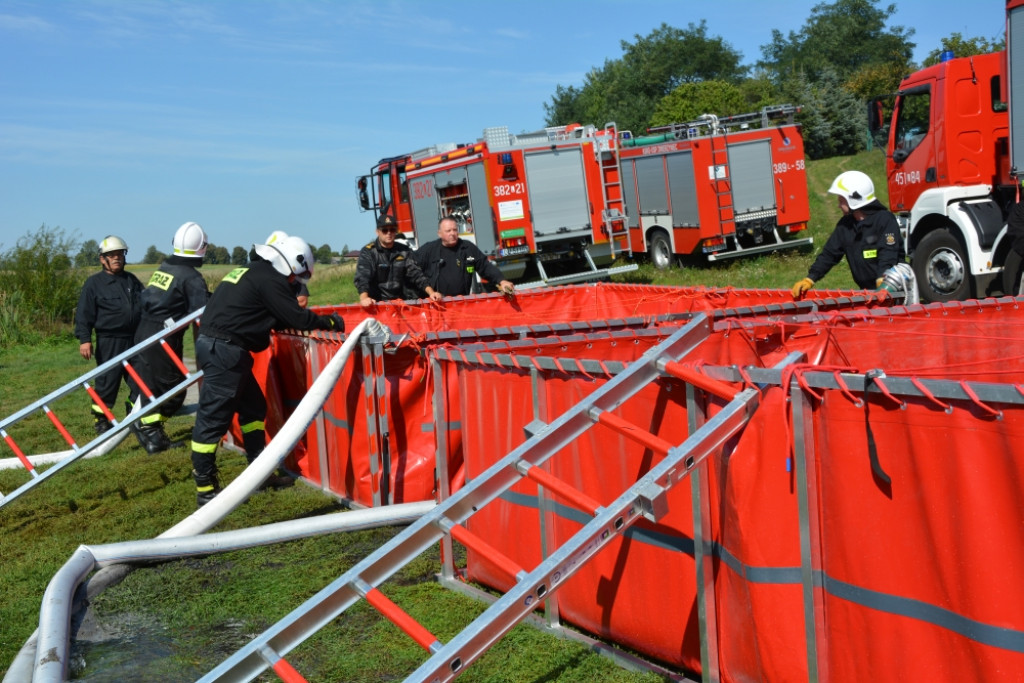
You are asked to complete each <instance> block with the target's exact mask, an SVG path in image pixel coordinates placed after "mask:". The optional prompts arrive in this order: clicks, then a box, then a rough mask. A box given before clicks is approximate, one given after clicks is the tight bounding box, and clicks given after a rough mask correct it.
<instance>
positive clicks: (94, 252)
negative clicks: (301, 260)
mask: <svg viewBox="0 0 1024 683" xmlns="http://www.w3.org/2000/svg"><path fill="white" fill-rule="evenodd" d="M309 248H310V249H312V250H313V258H315V259H316V262H317V263H330V262H331V259H332V258H333V257H334V256H336V255H338V254H337V252H335V251H334V250H332V249H331V245H329V244H322V245H320V246H319V247H317V246H315V245H312V244H311V245H309ZM347 252H348V245H345V247H344V248H343V250H342V252H341V253H342V254H345V253H347ZM169 255H170V254H166V253H164V252H162V251H160V250H159V249H157V248H156V246H155V245H152V244H151V245H149V247H147V249H146V253H145V254H144V255H143V257H142V261H141V263H146V264H159V263H161V262H162V261H163V260H164V259H166V258H167V257H168V256H169ZM73 262H74V264H75V267H76V268H87V267H91V266H99V265H100V245H99V242H97V241H96V240H86V241H84V242H82V244H81V247H80V248H79V250H78V253H76V254H75V256H74V259H73ZM248 262H249V250H248V249H246V248H245V247H237V246H236V247H235V248H234V249H232V250H231V251H230V252H229V251H228V248H227V247H222V246H219V245H216V244H214V243H213V242H210V243H209V244H208V245H207V246H206V256H205V257H204V258H203V263H211V264H223V265H233V266H244V265H245V264H246V263H248Z"/></svg>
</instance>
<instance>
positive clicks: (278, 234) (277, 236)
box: [266, 230, 288, 244]
mask: <svg viewBox="0 0 1024 683" xmlns="http://www.w3.org/2000/svg"><path fill="white" fill-rule="evenodd" d="M287 236H288V233H286V232H285V231H284V230H275V231H274V232H272V233H270V237H268V238H267V242H266V243H267V244H273V243H274V242H280V241H281V240H283V239H284V238H285V237H287Z"/></svg>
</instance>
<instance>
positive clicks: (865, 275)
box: [792, 171, 907, 299]
mask: <svg viewBox="0 0 1024 683" xmlns="http://www.w3.org/2000/svg"><path fill="white" fill-rule="evenodd" d="M828 191H829V192H830V193H831V194H834V195H838V197H839V200H838V201H839V208H840V209H841V210H842V212H843V216H842V218H840V219H839V222H838V223H836V227H835V229H834V230H833V231H832V234H831V235H829V238H828V241H827V242H825V246H824V248H822V250H821V253H820V254H818V258H816V259H814V263H812V264H811V267H810V269H809V270H808V272H807V277H805V278H804V279H803V280H800V282H798V283H796V284H795V285H793V290H792V294H793V298H794V299H799V298H800V297H801V296H803V295H804V293H805V292H806V291H807V290H809V289H810V288H811V287H813V286H814V283H815V282H817V281H818V280H820V279H821V278H823V277H825V274H826V273H828V271H830V270H831V269H832V266H834V265H836V264H837V263H839V262H840V261H841V260H842V259H843V256H845V257H846V262H847V264H849V266H850V272H851V273H852V274H853V280H854V282H856V283H857V286H858V287H860V288H861V289H877V288H878V287H880V286H881V284H882V277H883V276H884V275H885V271H887V270H889V269H890V268H892V267H893V266H895V265H896V264H897V263H903V262H904V261H905V260H906V256H907V254H906V251H905V250H904V247H903V238H902V237H901V236H900V226H899V224H898V223H897V222H896V217H895V216H894V215H893V214H892V212H891V211H889V210H888V209H887V208H885V206H884V205H883V204H882V203H881V202H880V201H878V200H877V199H876V198H875V184H874V183H873V182H871V178H869V177H868V176H867V174H865V173H861V172H860V171H846V172H845V173H840V174H839V176H837V177H836V179H835V180H834V181H833V182H832V187H830V188H829V190H828Z"/></svg>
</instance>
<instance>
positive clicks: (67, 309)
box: [0, 225, 82, 345]
mask: <svg viewBox="0 0 1024 683" xmlns="http://www.w3.org/2000/svg"><path fill="white" fill-rule="evenodd" d="M78 246H79V244H78V242H77V241H75V240H74V239H73V238H72V237H70V236H68V235H67V234H65V233H64V231H63V230H61V229H60V228H47V227H46V226H45V225H44V226H43V227H42V228H40V229H39V230H38V231H37V232H35V233H34V234H29V235H26V236H24V237H22V238H20V239H19V240H18V242H17V244H16V245H15V246H14V247H13V248H12V249H10V250H8V251H6V252H4V253H3V254H0V291H2V292H3V293H4V297H3V300H2V301H0V344H4V345H7V344H8V343H9V342H13V341H17V340H19V339H20V340H23V341H24V340H25V339H26V338H27V336H33V335H34V334H38V333H39V332H44V333H45V332H49V333H52V332H54V331H55V330H56V329H57V328H59V327H60V326H61V325H67V324H70V323H71V322H72V320H73V317H74V313H75V305H76V304H77V303H78V292H79V289H80V288H81V285H82V276H81V275H80V274H79V273H78V272H77V271H76V270H75V268H74V264H73V262H72V260H71V257H70V256H69V254H70V253H71V252H72V250H73V249H75V248H77V247H78Z"/></svg>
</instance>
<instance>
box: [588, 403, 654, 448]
mask: <svg viewBox="0 0 1024 683" xmlns="http://www.w3.org/2000/svg"><path fill="white" fill-rule="evenodd" d="M597 421H598V422H599V423H601V424H603V425H604V426H606V427H610V428H611V429H614V430H615V431H617V432H618V433H619V434H622V435H623V436H625V437H627V438H630V439H632V440H633V441H636V442H637V443H639V444H641V445H643V446H646V447H647V448H650V449H651V450H652V451H654V452H655V453H660V454H661V455H665V454H667V453H668V451H669V449H670V448H672V444H671V443H669V442H668V441H665V439H662V438H661V437H659V436H655V435H654V434H651V433H650V432H649V431H647V430H646V429H642V428H640V427H637V426H636V425H635V424H633V423H632V422H629V421H627V420H623V419H622V418H621V417H619V416H618V415H614V414H612V413H609V412H608V411H604V412H602V413H600V414H598V416H597Z"/></svg>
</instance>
